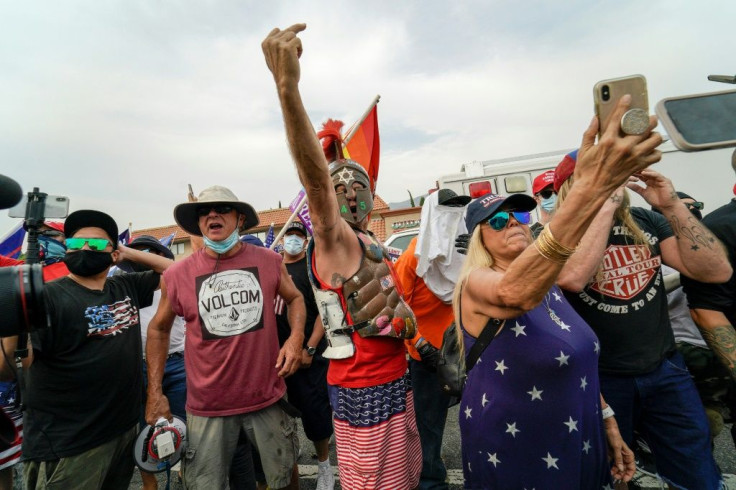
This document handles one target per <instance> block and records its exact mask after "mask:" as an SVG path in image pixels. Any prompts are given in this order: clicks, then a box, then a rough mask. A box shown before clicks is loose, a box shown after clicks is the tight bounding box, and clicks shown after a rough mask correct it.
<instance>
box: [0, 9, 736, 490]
mask: <svg viewBox="0 0 736 490" xmlns="http://www.w3.org/2000/svg"><path fill="white" fill-rule="evenodd" d="M304 29H305V25H303V24H296V25H294V26H291V27H289V28H287V29H284V30H280V29H274V30H273V31H272V32H271V33H269V35H268V37H267V38H266V39H265V40H264V41H263V44H262V48H263V52H264V56H265V59H266V63H267V65H268V68H269V70H270V71H271V73H272V75H273V79H274V84H275V87H276V90H277V95H278V102H279V104H280V107H281V110H282V114H283V118H284V125H285V131H286V136H287V142H288V146H289V150H290V152H291V155H292V156H293V160H294V164H295V167H296V171H297V174H298V176H299V178H300V180H301V182H302V184H303V185H304V188H305V191H306V194H307V198H308V202H309V211H310V217H311V223H312V226H313V228H312V230H309V229H308V228H307V227H305V226H304V225H303V224H302V223H300V222H298V221H295V222H290V223H289V224H287V225H286V227H285V230H284V234H283V238H282V243H281V244H282V246H283V251H282V253H277V252H274V251H272V250H270V249H268V248H265V247H263V246H262V244H257V243H253V241H252V240H244V239H243V236H242V235H243V234H244V233H245V232H246V231H247V230H248V229H251V228H253V227H254V226H256V225H257V224H258V215H257V213H256V212H255V210H254V209H253V207H252V206H251V205H250V204H248V203H246V202H244V201H241V200H240V199H238V197H237V196H236V195H235V194H234V193H233V192H232V191H231V190H230V189H228V188H226V187H223V186H219V185H215V186H212V187H209V188H206V189H204V190H203V191H202V192H201V193H200V194H199V195H198V196H197V197H194V196H191V195H190V196H189V198H188V200H187V202H183V203H182V204H179V205H178V206H176V207H175V208H174V209H173V216H174V219H175V221H176V223H177V224H178V225H179V226H180V227H181V228H182V229H183V230H184V231H186V232H187V233H189V235H190V236H191V241H192V249H193V253H192V254H191V255H190V256H188V257H186V258H184V259H181V260H177V261H174V255H173V254H172V253H171V251H170V250H169V249H168V248H167V247H165V246H163V245H161V243H160V242H159V241H158V240H156V239H155V238H153V237H150V236H145V235H144V236H139V237H136V238H135V240H133V241H132V242H131V243H130V244H128V245H124V244H122V243H118V228H117V225H116V223H115V220H114V219H113V218H112V217H110V216H109V215H108V214H106V213H104V212H102V211H99V210H81V211H75V212H73V213H71V214H70V215H69V216H68V217H67V218H66V220H65V221H64V222H63V223H58V222H46V223H45V224H44V225H43V226H42V227H41V229H40V237H39V242H40V244H41V248H42V251H43V257H42V260H43V264H44V274H45V276H46V280H47V281H48V282H47V284H46V286H45V292H44V300H45V302H46V305H47V310H48V315H49V327H48V328H42V329H38V330H35V331H33V332H32V333H31V334H30V336H29V340H28V351H29V354H28V356H27V358H25V359H24V360H23V363H22V370H21V373H22V376H18V372H17V371H16V369H15V368H14V366H13V364H12V363H10V362H6V363H4V364H3V366H2V368H1V369H0V375H2V377H3V380H4V381H3V382H2V383H0V402H2V403H3V404H4V405H5V410H6V412H7V413H8V415H9V416H11V417H12V419H13V421H14V423H15V425H16V426H18V427H21V428H22V435H23V437H22V438H19V439H18V440H17V441H16V444H15V446H14V447H12V448H9V449H7V450H6V451H5V452H3V453H2V456H3V459H2V460H0V489H1V488H12V479H13V477H12V470H11V468H12V466H13V465H14V464H16V463H17V462H18V460H19V459H21V458H22V461H23V463H24V464H23V477H22V478H23V484H24V487H25V488H28V489H57V488H58V489H68V488H75V489H76V488H79V489H127V488H128V487H129V485H130V481H131V478H132V475H133V472H134V467H135V459H134V457H133V446H134V444H135V441H136V438H137V437H138V436H139V433H140V430H141V428H143V427H145V426H155V425H156V424H157V423H160V421H161V420H164V421H167V420H168V421H170V420H173V417H177V418H178V419H180V420H182V421H186V445H185V446H183V447H184V450H183V452H182V454H181V463H182V464H181V479H182V483H183V485H184V487H185V488H190V489H212V488H233V489H235V488H237V489H240V488H244V489H255V488H259V489H262V488H270V489H280V488H299V468H298V465H297V459H298V458H299V453H300V448H299V439H298V436H297V419H299V418H301V423H302V425H303V428H304V432H305V434H306V436H307V438H308V439H309V440H310V441H311V442H312V443H313V445H314V450H315V453H316V458H317V462H318V465H317V467H318V473H317V488H318V489H320V490H324V489H328V490H329V489H332V488H334V487H335V485H336V481H335V472H334V471H333V468H332V467H331V463H330V458H329V453H330V451H329V444H330V439H331V437H332V436H333V435H334V439H335V450H336V457H337V474H338V475H339V482H340V485H341V486H342V488H345V489H413V488H421V489H435V488H437V489H441V488H448V484H447V469H446V467H445V465H444V462H443V460H442V451H441V450H442V438H443V432H444V428H445V421H446V419H447V413H448V407H449V406H450V405H452V404H453V403H459V405H460V406H459V408H460V410H459V420H458V423H459V428H460V434H461V448H462V465H463V467H462V470H463V475H464V486H465V488H470V489H487V488H499V489H507V488H578V489H594V488H611V486H612V485H625V482H628V481H630V480H631V478H632V477H633V475H634V473H635V470H636V462H635V456H634V451H633V450H634V449H635V448H636V447H637V445H638V444H640V441H644V443H645V444H646V446H647V448H648V449H649V451H650V452H651V456H652V458H653V460H654V465H655V467H656V471H657V473H658V474H659V475H660V477H661V478H662V479H663V480H664V481H665V482H667V483H668V484H669V485H670V486H671V487H673V488H686V489H719V488H725V485H726V483H725V482H724V479H723V476H722V475H721V472H720V470H719V468H718V467H717V465H716V463H715V460H714V458H713V454H712V449H711V448H712V437H711V436H712V434H713V433H715V432H717V431H718V430H720V429H719V428H718V427H719V426H718V424H717V423H716V422H717V418H718V417H717V416H720V413H716V414H715V415H711V414H710V413H709V414H707V413H706V410H705V409H704V406H703V402H701V398H703V399H706V398H707V397H706V395H705V388H704V387H703V384H704V383H703V380H704V379H705V377H708V379H710V374H708V375H703V376H701V377H700V378H699V377H698V375H697V373H698V372H700V371H698V369H699V368H702V367H703V366H702V365H705V364H707V366H708V368H709V369H708V370H706V371H707V372H708V373H712V372H714V371H715V372H717V373H718V379H719V381H720V383H721V385H719V386H723V387H724V390H726V391H729V392H731V393H733V390H732V386H733V382H734V380H735V379H736V368H735V367H734V366H736V348H734V346H736V333H735V332H734V328H733V325H734V321H736V301H735V300H736V279H734V278H733V277H732V276H733V274H732V272H733V262H734V249H735V247H736V225H735V224H734V223H736V220H735V219H734V218H735V214H736V208H734V202H736V201H733V202H731V203H729V204H727V205H726V206H723V207H722V208H719V209H717V210H715V211H713V212H712V213H710V214H708V215H706V216H705V217H704V218H703V217H702V215H701V214H700V211H701V210H702V209H703V204H702V203H700V202H698V201H695V200H694V199H693V198H692V197H690V196H688V195H687V194H684V193H682V192H676V190H675V189H674V188H673V185H672V183H671V182H670V180H668V179H667V178H666V177H665V176H663V175H661V174H659V173H657V172H655V171H653V170H651V169H650V168H649V167H650V166H651V165H652V164H654V163H656V162H657V161H659V159H660V157H661V155H660V153H659V151H658V150H657V146H658V145H659V144H660V143H661V141H662V140H661V137H660V136H659V135H658V134H657V133H656V132H655V131H653V129H654V127H655V126H656V118H654V117H651V118H650V121H649V127H648V128H647V130H646V131H644V132H643V133H642V134H637V135H634V134H626V133H624V132H623V131H622V130H621V128H620V125H619V124H618V121H619V120H620V119H621V117H622V116H623V115H624V113H625V112H626V111H627V110H628V108H629V103H630V98H629V97H627V96H624V97H623V98H622V99H621V100H619V101H618V104H617V106H616V109H615V111H614V112H613V114H612V116H611V119H610V124H608V125H607V126H606V129H605V131H602V132H600V133H599V124H600V123H599V121H598V120H597V119H594V120H593V121H592V122H591V124H590V126H589V127H588V128H587V130H586V131H585V132H584V134H583V137H582V141H581V145H580V148H579V149H578V150H576V151H574V152H572V153H570V154H568V155H566V156H565V158H564V159H563V160H562V161H561V162H560V164H559V165H558V166H557V168H556V169H555V170H550V171H547V172H544V173H541V174H540V175H538V176H536V178H535V179H534V181H533V185H532V192H531V195H527V194H522V193H518V194H511V195H509V196H503V195H496V194H491V193H489V194H486V195H483V196H480V197H478V198H476V199H475V200H471V198H470V197H468V196H462V195H457V194H456V193H455V192H453V191H452V190H449V189H439V190H437V191H436V192H433V193H431V194H430V195H429V196H428V197H427V199H426V200H425V202H424V204H423V207H422V213H421V225H420V231H419V234H418V236H417V237H416V238H414V239H413V240H412V242H411V243H410V244H409V246H408V248H407V250H406V251H405V252H404V253H403V254H402V255H401V257H400V258H399V259H398V261H397V262H396V264H393V263H392V261H391V259H390V257H389V255H388V252H387V250H386V249H385V247H383V245H382V244H381V243H380V242H379V241H378V240H377V239H376V237H375V236H374V235H373V234H372V233H371V232H370V231H368V224H369V223H370V217H371V211H372V209H373V200H374V195H375V186H376V182H375V181H373V180H372V178H371V177H370V176H369V174H368V173H367V172H366V170H365V169H364V168H363V167H362V166H361V165H360V164H358V163H356V162H354V161H352V160H350V159H348V158H346V157H345V155H344V154H343V151H342V148H343V141H342V140H341V137H340V135H339V132H338V133H335V132H331V131H326V132H321V133H315V131H314V129H313V127H312V125H311V122H310V120H309V118H308V116H307V111H306V109H305V106H304V103H303V101H302V97H301V94H300V86H299V79H300V63H299V57H300V56H301V53H302V49H303V47H302V43H301V39H300V38H299V33H300V32H301V31H303V30H304ZM732 165H733V167H734V170H736V152H734V157H733V162H732ZM735 190H736V189H735ZM629 192H635V193H637V194H639V195H640V196H641V197H642V198H643V199H644V200H645V201H646V202H647V203H648V204H649V205H650V206H651V207H652V210H649V209H644V208H640V207H632V206H631V205H630V199H629ZM535 210H537V211H538V216H539V219H538V220H537V221H536V222H534V223H532V216H533V213H534V211H535ZM701 218H702V220H701ZM458 237H460V240H459V242H458V241H457V239H458ZM1 260H2V262H0V265H1V266H12V265H18V264H20V263H21V262H20V261H14V260H10V259H6V258H2V259H1ZM665 268H668V269H665ZM111 271H112V272H111ZM665 271H666V272H665ZM680 283H681V284H682V286H683V287H682V288H680V287H679V286H680ZM668 293H669V296H668ZM671 318H672V319H673V320H672V321H671ZM688 322H689V323H688ZM453 325H454V326H453ZM448 327H449V328H451V329H454V333H455V334H456V335H457V336H458V339H459V340H460V344H461V346H462V348H463V351H464V353H465V354H467V353H469V352H470V351H471V350H472V351H473V352H480V353H479V357H478V361H477V363H475V364H474V365H473V366H472V367H471V368H470V369H469V370H468V373H467V382H466V384H465V387H464V390H463V393H462V397H461V398H460V399H453V398H452V397H450V396H449V395H447V394H446V393H445V392H444V391H443V390H442V388H441V386H440V384H439V382H438V379H437V374H436V369H437V363H438V357H439V350H438V349H439V348H440V347H441V346H442V339H443V334H444V333H445V331H446V330H447V329H448ZM673 327H674V328H673ZM481 336H482V338H483V339H484V340H483V341H482V342H481V340H480V338H481ZM485 339H490V340H485ZM476 344H478V345H476ZM481 344H482V349H481V350H480V351H479V350H478V346H480V345H481ZM690 346H695V347H690ZM2 347H3V350H4V353H5V358H6V360H7V359H8V358H9V357H11V356H12V353H13V352H14V351H15V350H16V349H17V348H18V347H19V346H18V337H8V338H4V339H3V340H2ZM695 348H697V349H698V350H695ZM704 358H707V362H705V361H703V362H701V361H702V359H704ZM688 368H690V370H691V371H693V373H695V374H696V378H695V382H694V381H693V377H692V376H691V372H690V371H689V370H688ZM14 379H17V380H18V381H17V382H16V381H14ZM19 395H20V396H19ZM19 399H22V401H23V404H22V406H21V405H19V402H18V400H19ZM731 403H732V402H731ZM706 405H707V403H706ZM731 406H734V405H733V404H732V405H731ZM729 408H730V407H729ZM21 409H22V415H21ZM710 410H711V412H714V410H713V409H712V408H710ZM716 412H717V411H716ZM21 416H22V424H21ZM722 425H723V420H722V418H721V419H720V427H721V428H722ZM21 443H22V451H21V450H20V447H19V445H20V444H21ZM21 453H22V455H21ZM141 474H142V479H143V483H144V488H147V489H149V488H156V486H157V480H156V477H155V475H153V474H151V473H146V472H145V471H143V470H141Z"/></svg>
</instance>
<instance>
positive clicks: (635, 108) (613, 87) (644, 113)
mask: <svg viewBox="0 0 736 490" xmlns="http://www.w3.org/2000/svg"><path fill="white" fill-rule="evenodd" d="M626 94H629V95H631V105H630V107H629V110H628V111H627V112H626V113H625V114H624V115H623V116H622V117H621V121H620V125H621V131H623V132H624V133H625V134H643V133H644V132H645V131H646V130H647V128H648V127H649V97H648V95H647V80H646V78H644V76H643V75H631V76H628V77H622V78H612V79H609V80H601V81H600V82H598V83H596V84H595V87H593V99H594V102H595V113H596V115H597V116H598V121H599V124H598V137H599V138H600V136H601V135H602V134H603V133H604V132H605V130H606V128H607V127H608V126H609V125H610V124H612V123H613V124H615V123H616V121H611V120H610V119H611V114H612V113H613V112H614V110H615V108H616V103H617V102H618V101H619V99H620V98H621V97H623V96H624V95H626Z"/></svg>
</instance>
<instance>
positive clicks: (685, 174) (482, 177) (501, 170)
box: [438, 141, 736, 219]
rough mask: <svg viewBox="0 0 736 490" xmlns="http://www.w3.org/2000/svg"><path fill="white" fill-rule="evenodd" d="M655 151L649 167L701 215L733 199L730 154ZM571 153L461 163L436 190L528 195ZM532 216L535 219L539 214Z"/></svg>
mask: <svg viewBox="0 0 736 490" xmlns="http://www.w3.org/2000/svg"><path fill="white" fill-rule="evenodd" d="M659 149H660V150H661V151H662V160H661V161H660V162H659V163H657V164H656V165H654V166H653V167H652V168H653V169H654V170H656V171H657V172H660V173H662V174H664V175H665V176H666V177H668V178H670V179H671V180H672V183H673V184H674V186H675V189H676V190H678V191H682V192H685V193H687V194H689V195H690V196H692V197H693V198H694V199H695V200H698V201H703V202H704V203H705V211H704V213H703V214H704V215H705V214H707V213H708V212H709V211H712V210H714V209H716V208H717V207H720V206H722V205H724V204H726V203H727V202H728V201H729V200H730V199H731V198H733V197H734V193H733V188H734V182H736V176H734V172H733V170H732V168H731V153H732V152H733V149H731V148H722V149H717V150H708V151H702V152H683V151H680V150H678V149H677V148H675V147H674V145H673V144H672V143H671V142H670V141H666V142H664V143H663V144H662V145H660V147H659ZM573 150H574V148H570V149H567V150H559V151H553V152H549V153H539V154H535V155H524V156H519V157H511V158H502V159H498V160H486V161H473V162H470V163H466V164H464V165H463V166H462V167H461V168H460V172H458V173H454V174H448V175H445V176H442V177H440V179H439V181H438V182H439V187H440V188H447V189H452V190H453V191H455V192H457V193H458V194H465V195H469V196H470V197H472V198H476V197H478V196H481V195H483V194H485V193H487V192H493V193H494V194H501V195H510V194H516V193H526V194H529V195H532V181H533V180H534V178H535V177H536V176H537V175H539V174H541V173H543V172H545V171H547V170H550V169H554V168H555V167H556V166H557V164H558V163H560V161H561V160H562V158H563V157H564V156H565V155H566V154H567V153H569V152H571V151H573ZM631 195H632V204H633V205H634V206H643V207H647V208H648V207H649V205H648V204H646V203H645V202H644V200H643V199H642V198H640V197H639V196H638V195H637V194H635V193H633V192H632V193H631ZM535 213H536V211H535ZM535 217H536V218H537V219H538V215H537V216H535Z"/></svg>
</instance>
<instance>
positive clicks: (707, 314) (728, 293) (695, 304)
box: [682, 151, 736, 441]
mask: <svg viewBox="0 0 736 490" xmlns="http://www.w3.org/2000/svg"><path fill="white" fill-rule="evenodd" d="M731 165H732V166H733V168H734V170H736V151H734V152H733V155H732V157H731ZM734 193H735V194H736V187H734ZM703 223H705V224H706V225H707V226H708V228H709V229H710V230H711V231H712V232H713V234H714V235H715V236H717V237H718V239H719V240H721V242H723V244H724V245H725V247H726V250H727V252H728V259H729V261H730V262H731V266H732V267H733V266H734V264H736V198H735V199H732V200H731V202H729V203H728V204H726V205H724V206H721V207H720V208H718V209H716V210H715V211H713V212H711V213H709V214H708V215H707V216H706V217H705V218H703ZM682 286H683V289H684V290H685V294H686V295H687V300H688V306H690V314H691V316H692V317H693V320H694V321H695V323H696V324H697V325H698V328H700V332H701V333H702V334H703V339H705V342H706V343H707V344H708V346H709V347H710V348H711V350H713V352H714V353H715V355H716V357H717V358H718V360H719V361H720V362H721V363H722V364H723V365H724V366H725V367H726V369H727V370H728V372H729V373H730V375H731V378H733V379H734V380H736V332H735V331H734V325H736V274H734V275H732V276H731V277H730V279H728V281H727V282H724V283H723V284H706V283H704V282H699V281H696V280H693V279H689V278H686V277H683V278H682ZM731 435H732V436H733V438H734V441H736V430H734V429H733V428H732V430H731Z"/></svg>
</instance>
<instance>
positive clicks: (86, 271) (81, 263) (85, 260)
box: [64, 250, 112, 277]
mask: <svg viewBox="0 0 736 490" xmlns="http://www.w3.org/2000/svg"><path fill="white" fill-rule="evenodd" d="M64 263H65V264H66V266H67V268H68V269H69V272H71V273H72V274H75V275H77V276H81V277H90V276H96V275H97V274H99V273H100V272H102V271H104V270H105V269H107V268H108V267H110V266H111V265H112V254H111V253H110V252H98V251H96V250H80V251H78V252H70V253H67V254H66V255H65V256H64Z"/></svg>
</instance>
